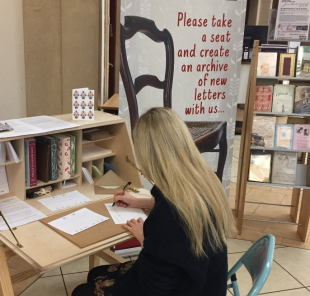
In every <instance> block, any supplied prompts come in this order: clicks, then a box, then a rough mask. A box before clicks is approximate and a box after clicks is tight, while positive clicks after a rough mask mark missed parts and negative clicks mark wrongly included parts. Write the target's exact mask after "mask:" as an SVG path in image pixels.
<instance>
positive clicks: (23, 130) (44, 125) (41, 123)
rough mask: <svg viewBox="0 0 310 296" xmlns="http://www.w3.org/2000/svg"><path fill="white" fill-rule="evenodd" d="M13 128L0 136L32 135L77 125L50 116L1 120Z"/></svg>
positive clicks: (76, 125)
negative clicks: (10, 131)
mask: <svg viewBox="0 0 310 296" xmlns="http://www.w3.org/2000/svg"><path fill="white" fill-rule="evenodd" d="M1 123H7V124H8V125H10V126H11V127H13V128H14V133H9V134H4V135H1V134H0V138H10V137H18V136H24V135H33V134H40V133H47V132H51V131H56V130H61V129H68V128H74V127H78V126H79V125H78V124H75V123H70V122H67V121H63V120H60V119H57V118H53V117H50V116H45V115H44V116H35V117H26V118H20V119H10V120H6V121H1Z"/></svg>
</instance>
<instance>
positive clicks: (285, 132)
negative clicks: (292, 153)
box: [274, 124, 294, 149]
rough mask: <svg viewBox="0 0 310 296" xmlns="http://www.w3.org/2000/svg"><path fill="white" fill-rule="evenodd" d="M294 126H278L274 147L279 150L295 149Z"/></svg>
mask: <svg viewBox="0 0 310 296" xmlns="http://www.w3.org/2000/svg"><path fill="white" fill-rule="evenodd" d="M293 135H294V125H293V124H276V136H275V139H274V147H275V148H277V149H292V147H293Z"/></svg>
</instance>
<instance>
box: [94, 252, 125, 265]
mask: <svg viewBox="0 0 310 296" xmlns="http://www.w3.org/2000/svg"><path fill="white" fill-rule="evenodd" d="M97 255H98V256H99V257H100V258H101V259H103V260H105V261H107V262H108V263H110V264H119V263H125V262H127V260H125V259H124V258H123V257H121V256H120V255H117V254H115V253H114V252H112V251H111V250H109V249H107V250H104V251H101V252H99V253H97Z"/></svg>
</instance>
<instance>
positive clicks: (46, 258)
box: [0, 185, 151, 272]
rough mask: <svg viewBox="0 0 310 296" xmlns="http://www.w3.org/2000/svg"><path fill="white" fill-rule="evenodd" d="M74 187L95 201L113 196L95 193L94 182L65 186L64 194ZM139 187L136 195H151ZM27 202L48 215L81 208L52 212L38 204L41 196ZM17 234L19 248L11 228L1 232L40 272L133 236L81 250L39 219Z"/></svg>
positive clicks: (12, 248) (17, 252) (24, 226)
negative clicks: (66, 187)
mask: <svg viewBox="0 0 310 296" xmlns="http://www.w3.org/2000/svg"><path fill="white" fill-rule="evenodd" d="M73 190H78V191H79V192H81V193H82V194H84V195H86V196H87V197H89V198H90V199H91V200H92V202H96V201H99V200H104V199H108V198H111V197H112V196H111V194H109V195H96V194H95V193H94V186H93V185H83V186H80V187H73V188H68V189H64V190H63V192H62V193H65V192H70V191H73ZM139 190H140V193H132V194H133V195H135V196H136V197H151V195H150V193H149V191H147V190H146V189H139ZM58 193H59V192H58ZM56 194H57V193H56ZM50 196H53V194H49V195H46V196H44V197H42V198H46V197H50ZM27 203H28V204H30V205H32V206H33V207H35V208H36V209H38V210H40V211H41V212H42V213H44V214H45V215H47V216H50V215H53V214H56V213H59V212H63V211H67V210H69V209H74V208H78V207H80V206H77V207H72V208H66V209H64V210H60V211H55V212H52V211H50V210H49V209H48V208H46V207H45V206H43V205H42V204H41V203H39V202H38V199H33V200H27ZM103 223H104V222H103ZM14 233H15V234H16V236H17V238H18V240H19V242H20V243H21V244H22V245H23V248H21V249H19V248H18V247H17V246H16V242H15V240H14V238H13V236H12V234H11V233H10V232H9V231H8V230H7V231H1V232H0V240H1V241H2V242H3V243H4V244H5V245H7V246H8V247H9V248H10V249H11V250H13V251H14V252H15V253H16V254H17V255H19V256H20V257H22V258H23V259H24V260H25V261H27V262H28V263H29V264H31V265H32V266H33V267H34V268H35V269H37V270H38V271H40V272H46V271H48V270H51V269H54V268H56V267H59V266H61V265H64V264H67V263H70V262H72V261H75V260H77V259H80V258H83V257H86V256H89V255H91V254H94V253H97V252H99V251H101V250H103V249H107V248H110V247H111V246H113V245H115V244H118V243H121V242H124V241H126V240H129V239H130V238H132V235H131V234H130V233H129V232H128V233H124V234H121V235H117V236H115V237H113V238H110V239H107V240H104V241H101V242H99V243H96V244H93V245H91V246H88V247H85V248H82V249H81V248H79V247H78V246H76V245H74V244H73V243H71V242H70V241H69V240H67V239H66V238H64V237H63V236H61V235H60V234H58V233H57V232H56V231H54V230H52V229H51V228H49V227H48V226H46V225H44V224H43V223H42V222H40V221H36V222H32V223H29V224H26V225H23V226H19V227H17V229H16V230H15V231H14Z"/></svg>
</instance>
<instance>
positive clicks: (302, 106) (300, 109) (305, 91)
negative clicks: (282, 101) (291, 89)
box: [294, 86, 310, 114]
mask: <svg viewBox="0 0 310 296" xmlns="http://www.w3.org/2000/svg"><path fill="white" fill-rule="evenodd" d="M294 113H299V114H309V113H310V86H297V87H296V91H295V104H294Z"/></svg>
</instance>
